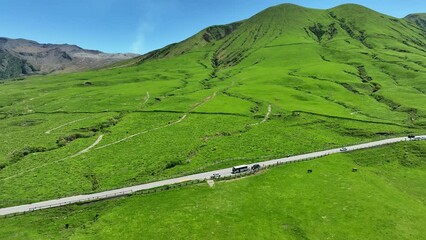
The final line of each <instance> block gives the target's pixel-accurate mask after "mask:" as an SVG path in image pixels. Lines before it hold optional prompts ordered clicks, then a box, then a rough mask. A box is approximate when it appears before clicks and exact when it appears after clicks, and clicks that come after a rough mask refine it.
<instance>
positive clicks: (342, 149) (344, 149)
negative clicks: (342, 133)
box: [340, 147, 348, 152]
mask: <svg viewBox="0 0 426 240" xmlns="http://www.w3.org/2000/svg"><path fill="white" fill-rule="evenodd" d="M340 151H341V152H346V151H348V149H347V148H345V147H342V148H341V149H340Z"/></svg>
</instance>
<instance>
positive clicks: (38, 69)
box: [0, 37, 138, 79]
mask: <svg viewBox="0 0 426 240" xmlns="http://www.w3.org/2000/svg"><path fill="white" fill-rule="evenodd" d="M136 56H138V55H136V54H121V53H118V54H107V53H103V52H101V51H97V50H86V49H83V48H81V47H79V46H77V45H72V44H51V43H46V44H42V43H38V42H36V41H33V40H26V39H21V38H20V39H11V38H6V37H0V66H1V67H0V79H1V78H13V77H17V76H21V75H28V74H45V73H53V72H73V71H80V70H86V69H92V68H100V67H103V66H107V65H110V64H113V63H115V62H118V61H122V60H126V59H129V58H133V57H136Z"/></svg>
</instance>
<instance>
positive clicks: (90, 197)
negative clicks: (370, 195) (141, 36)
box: [0, 135, 426, 216]
mask: <svg viewBox="0 0 426 240" xmlns="http://www.w3.org/2000/svg"><path fill="white" fill-rule="evenodd" d="M413 140H426V135H424V136H417V137H416V138H415V139H409V138H407V137H399V138H390V139H385V140H381V141H375V142H369V143H364V144H358V145H352V146H347V147H345V148H334V149H329V150H324V151H319V152H313V153H307V154H302V155H297V156H291V157H286V158H279V159H274V160H269V161H264V162H258V163H252V164H249V165H248V166H249V167H251V166H253V165H254V164H259V165H260V166H262V167H267V166H274V165H277V164H283V163H291V162H298V161H304V160H309V159H314V158H319V157H323V156H327V155H330V154H335V153H342V152H349V151H354V150H359V149H365V148H372V147H377V146H382V145H386V144H392V143H397V142H403V141H413ZM214 173H217V174H220V175H221V176H222V177H226V176H230V175H232V168H225V169H220V170H215V171H210V172H203V173H198V174H193V175H188V176H183V177H178V178H172V179H167V180H162V181H157V182H152V183H146V184H141V185H136V186H132V187H125V188H120V189H115V190H109V191H104V192H99V193H93V194H87V195H77V196H72V197H65V198H60V199H54V200H49V201H43V202H37V203H32V204H25V205H20V206H15V207H8V208H2V209H0V216H4V215H11V214H19V213H24V212H31V211H35V210H40V209H46V208H53V207H59V206H64V205H68V204H73V203H78V202H85V201H95V200H101V199H108V198H112V197H117V196H125V195H129V194H131V193H133V192H137V191H141V190H147V189H152V188H157V187H162V186H165V185H171V184H176V183H181V182H185V181H192V180H202V181H204V180H206V179H210V177H211V176H212V175H213V174H214Z"/></svg>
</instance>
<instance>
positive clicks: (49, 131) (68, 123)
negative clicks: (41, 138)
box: [45, 117, 88, 134]
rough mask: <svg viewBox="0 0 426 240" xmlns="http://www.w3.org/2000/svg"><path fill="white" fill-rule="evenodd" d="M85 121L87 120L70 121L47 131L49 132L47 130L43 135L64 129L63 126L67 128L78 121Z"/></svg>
mask: <svg viewBox="0 0 426 240" xmlns="http://www.w3.org/2000/svg"><path fill="white" fill-rule="evenodd" d="M86 119H88V117H85V118H80V119H77V120H74V121H71V122H67V123H65V124H62V125H60V126H57V127H55V128H52V129H49V130H47V131H46V132H45V133H46V134H50V133H51V132H52V131H55V130H58V129H59V128H63V127H65V126H68V125H71V124H73V123H76V122H80V121H83V120H86Z"/></svg>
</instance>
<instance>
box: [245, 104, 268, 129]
mask: <svg viewBox="0 0 426 240" xmlns="http://www.w3.org/2000/svg"><path fill="white" fill-rule="evenodd" d="M271 112H272V106H271V104H269V105H268V112H267V113H266V115H265V117H264V118H263V119H262V121H260V122H258V123H253V124H250V126H256V125H259V124H262V123H265V122H266V121H268V119H269V115H271Z"/></svg>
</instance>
